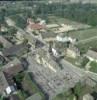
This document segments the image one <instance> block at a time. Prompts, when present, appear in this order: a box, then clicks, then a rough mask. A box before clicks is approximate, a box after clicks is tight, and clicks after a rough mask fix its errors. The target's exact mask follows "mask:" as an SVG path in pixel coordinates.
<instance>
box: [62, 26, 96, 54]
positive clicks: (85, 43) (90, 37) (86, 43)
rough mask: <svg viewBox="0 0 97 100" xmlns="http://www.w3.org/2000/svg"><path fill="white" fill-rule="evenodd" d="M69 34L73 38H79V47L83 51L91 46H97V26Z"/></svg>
mask: <svg viewBox="0 0 97 100" xmlns="http://www.w3.org/2000/svg"><path fill="white" fill-rule="evenodd" d="M64 34H67V33H64ZM68 35H69V36H70V37H72V38H76V39H78V44H77V47H78V48H79V49H80V50H81V51H82V52H83V53H85V52H86V51H87V50H88V49H89V48H97V27H94V28H89V29H84V30H79V31H72V32H68Z"/></svg>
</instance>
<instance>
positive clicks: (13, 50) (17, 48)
mask: <svg viewBox="0 0 97 100" xmlns="http://www.w3.org/2000/svg"><path fill="white" fill-rule="evenodd" d="M24 50H27V45H25V44H23V43H22V44H18V45H14V46H12V47H10V48H6V49H4V50H3V55H4V56H14V55H19V54H20V53H22V52H24Z"/></svg>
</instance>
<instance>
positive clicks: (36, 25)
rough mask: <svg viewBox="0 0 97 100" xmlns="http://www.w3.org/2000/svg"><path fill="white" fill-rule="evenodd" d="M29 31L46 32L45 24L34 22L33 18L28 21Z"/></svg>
mask: <svg viewBox="0 0 97 100" xmlns="http://www.w3.org/2000/svg"><path fill="white" fill-rule="evenodd" d="M27 23H28V25H27V30H28V31H29V32H32V31H35V30H38V31H39V30H44V29H45V28H46V26H45V24H44V23H43V22H41V21H40V22H37V23H35V22H33V21H32V19H31V18H29V19H27Z"/></svg>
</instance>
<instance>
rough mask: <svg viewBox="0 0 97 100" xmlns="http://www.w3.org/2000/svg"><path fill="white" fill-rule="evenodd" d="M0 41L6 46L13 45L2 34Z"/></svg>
mask: <svg viewBox="0 0 97 100" xmlns="http://www.w3.org/2000/svg"><path fill="white" fill-rule="evenodd" d="M0 43H2V44H3V46H4V48H9V47H11V46H12V44H11V43H10V42H9V41H8V40H7V39H5V38H4V37H3V36H1V35H0Z"/></svg>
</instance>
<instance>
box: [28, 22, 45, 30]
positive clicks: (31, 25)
mask: <svg viewBox="0 0 97 100" xmlns="http://www.w3.org/2000/svg"><path fill="white" fill-rule="evenodd" d="M28 27H29V28H31V29H34V30H40V29H44V28H45V25H40V24H39V23H34V24H30V25H28Z"/></svg>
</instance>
